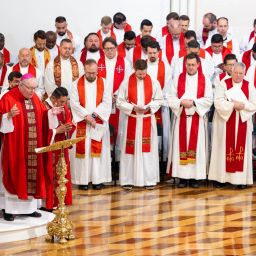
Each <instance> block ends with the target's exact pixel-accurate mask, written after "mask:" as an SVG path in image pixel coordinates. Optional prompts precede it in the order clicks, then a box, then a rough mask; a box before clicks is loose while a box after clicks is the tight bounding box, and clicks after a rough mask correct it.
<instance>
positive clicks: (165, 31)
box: [162, 25, 170, 36]
mask: <svg viewBox="0 0 256 256" xmlns="http://www.w3.org/2000/svg"><path fill="white" fill-rule="evenodd" d="M167 34H170V32H169V30H168V26H167V25H166V26H164V27H162V36H165V35H167Z"/></svg>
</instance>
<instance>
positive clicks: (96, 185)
mask: <svg viewBox="0 0 256 256" xmlns="http://www.w3.org/2000/svg"><path fill="white" fill-rule="evenodd" d="M92 188H93V189H95V190H101V189H102V184H101V183H100V184H93V185H92Z"/></svg>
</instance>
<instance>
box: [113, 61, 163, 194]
mask: <svg viewBox="0 0 256 256" xmlns="http://www.w3.org/2000/svg"><path fill="white" fill-rule="evenodd" d="M162 101H163V96H162V91H161V86H160V84H159V82H158V81H157V80H153V79H151V77H150V76H149V75H148V74H147V62H146V61H145V60H141V59H139V60H137V61H136V62H135V73H133V74H132V75H130V77H129V78H128V80H126V81H124V82H123V83H122V84H121V86H120V88H119V92H118V98H117V106H118V107H119V109H120V111H122V112H123V113H124V114H125V119H124V124H123V132H122V138H121V141H122V146H121V159H120V184H121V186H123V187H124V188H125V189H132V187H133V186H138V187H143V186H145V187H146V188H147V189H153V188H154V186H155V185H156V184H157V182H158V181H159V157H158V140H157V126H156V118H155V113H156V112H157V110H158V109H159V107H160V105H161V104H162Z"/></svg>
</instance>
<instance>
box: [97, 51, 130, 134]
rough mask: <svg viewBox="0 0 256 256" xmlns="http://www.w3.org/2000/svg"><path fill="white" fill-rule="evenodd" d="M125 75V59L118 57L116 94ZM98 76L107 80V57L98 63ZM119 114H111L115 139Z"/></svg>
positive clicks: (115, 79)
mask: <svg viewBox="0 0 256 256" xmlns="http://www.w3.org/2000/svg"><path fill="white" fill-rule="evenodd" d="M124 74H125V61H124V58H122V57H120V56H119V55H117V59H116V65H115V71H114V83H113V93H115V92H116V91H117V90H118V89H119V86H120V84H121V83H122V81H123V80H124ZM98 75H99V76H101V77H103V78H106V76H107V70H106V63H105V56H103V58H100V59H99V61H98ZM119 113H120V112H119V110H118V109H116V113H115V114H111V115H110V118H109V124H110V125H112V126H113V127H114V138H116V136H117V134H118V123H119ZM111 139H112V138H111Z"/></svg>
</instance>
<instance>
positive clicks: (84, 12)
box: [0, 0, 256, 54]
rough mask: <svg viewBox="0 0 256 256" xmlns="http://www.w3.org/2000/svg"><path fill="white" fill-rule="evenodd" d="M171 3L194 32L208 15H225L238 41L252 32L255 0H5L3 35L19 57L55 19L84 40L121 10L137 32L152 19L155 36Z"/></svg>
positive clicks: (0, 26)
mask: <svg viewBox="0 0 256 256" xmlns="http://www.w3.org/2000/svg"><path fill="white" fill-rule="evenodd" d="M171 2H172V4H173V7H174V9H173V8H172V9H173V10H175V11H178V12H179V10H187V12H188V13H189V15H190V17H191V19H192V24H193V25H192V27H191V29H193V28H195V29H197V28H198V27H199V26H200V25H201V21H202V16H203V14H204V13H206V12H209V11H211V12H213V13H215V14H216V15H217V16H218V17H220V16H226V17H227V18H229V20H230V25H231V27H232V30H233V32H234V33H235V35H236V36H237V37H238V39H240V38H241V37H242V35H244V34H246V33H248V32H249V31H251V29H252V22H253V20H254V18H256V15H255V10H256V0H129V1H120V0H108V1H103V0H93V1H89V0H73V1H71V0H61V1H60V0H43V1H36V0H22V1H21V0H4V1H2V3H1V16H0V32H2V33H4V34H5V36H6V45H7V46H8V48H9V49H10V50H11V51H12V52H13V53H14V54H16V53H17V51H18V49H19V48H21V47H30V46H32V45H33V34H34V32H35V31H37V30H38V29H43V30H46V31H47V30H54V29H55V28H54V19H55V17H56V16H59V15H63V16H65V17H66V18H67V20H68V24H69V29H70V30H71V31H72V32H73V33H75V34H78V35H79V36H80V37H81V40H83V38H84V36H85V35H86V34H87V33H89V32H92V31H96V30H97V29H98V28H99V23H100V18H101V17H102V16H104V15H109V16H111V17H112V16H113V14H114V13H116V12H118V11H121V12H123V13H124V14H125V15H126V16H127V20H128V22H129V23H131V25H132V26H133V28H134V30H135V32H138V31H139V25H140V22H141V20H142V19H144V18H149V19H150V20H151V21H152V22H153V24H154V30H153V34H154V35H156V34H158V32H159V29H160V28H161V27H162V25H164V24H165V17H166V15H167V14H168V13H169V10H170V9H171V7H170V3H171ZM193 13H194V15H193ZM180 14H186V13H180Z"/></svg>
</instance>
